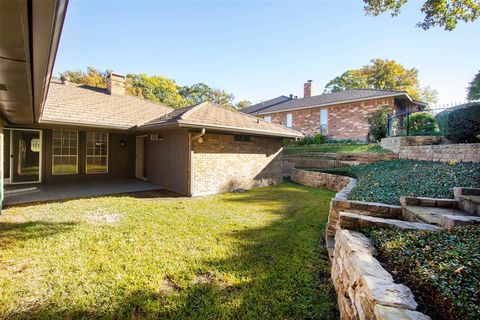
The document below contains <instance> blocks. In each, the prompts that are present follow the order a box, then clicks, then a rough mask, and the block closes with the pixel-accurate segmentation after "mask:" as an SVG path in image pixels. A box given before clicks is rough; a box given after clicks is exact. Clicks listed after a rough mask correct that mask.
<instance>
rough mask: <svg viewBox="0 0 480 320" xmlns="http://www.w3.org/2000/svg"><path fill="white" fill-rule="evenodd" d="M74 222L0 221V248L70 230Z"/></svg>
mask: <svg viewBox="0 0 480 320" xmlns="http://www.w3.org/2000/svg"><path fill="white" fill-rule="evenodd" d="M75 224H76V223H75V222H47V221H29V222H0V248H5V247H6V246H8V245H11V244H18V243H21V242H23V241H27V240H31V239H38V238H47V237H50V236H53V235H55V234H57V233H61V232H66V231H69V230H71V229H72V228H73V227H74V225H75Z"/></svg>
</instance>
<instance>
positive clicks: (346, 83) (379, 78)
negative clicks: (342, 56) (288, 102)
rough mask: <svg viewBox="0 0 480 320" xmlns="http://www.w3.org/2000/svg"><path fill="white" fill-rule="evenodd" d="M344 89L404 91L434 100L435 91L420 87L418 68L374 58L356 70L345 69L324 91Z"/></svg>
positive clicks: (420, 97)
mask: <svg viewBox="0 0 480 320" xmlns="http://www.w3.org/2000/svg"><path fill="white" fill-rule="evenodd" d="M346 89H381V90H399V91H406V92H407V93H408V94H409V95H410V96H411V97H412V98H413V99H418V100H423V101H426V102H435V101H436V96H437V91H436V90H432V89H431V88H430V87H425V88H421V87H420V85H419V81H418V70H417V69H415V68H412V69H406V68H405V67H404V66H403V65H401V64H399V63H398V62H396V61H394V60H382V59H374V60H371V61H370V64H368V65H365V66H363V67H362V68H360V69H356V70H347V71H346V72H344V73H343V74H342V75H340V76H338V77H336V78H334V79H333V80H331V81H330V82H328V83H327V85H326V86H325V92H327V93H328V92H338V91H343V90H346Z"/></svg>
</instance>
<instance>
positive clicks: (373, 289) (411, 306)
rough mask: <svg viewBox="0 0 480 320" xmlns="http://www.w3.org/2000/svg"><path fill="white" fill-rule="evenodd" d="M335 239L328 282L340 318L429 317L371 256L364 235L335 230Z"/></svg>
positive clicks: (402, 286) (425, 318)
mask: <svg viewBox="0 0 480 320" xmlns="http://www.w3.org/2000/svg"><path fill="white" fill-rule="evenodd" d="M335 240H336V241H335V242H336V243H337V245H336V246H335V251H334V258H333V261H332V281H333V284H334V287H335V291H336V293H337V299H338V306H339V310H340V318H341V319H379V320H380V319H385V320H386V319H406V320H409V319H412V320H413V319H416V320H427V319H430V317H428V316H426V315H425V314H423V313H420V312H417V311H415V309H416V308H417V303H416V301H415V298H414V296H413V294H412V292H411V291H410V289H409V288H408V287H407V286H405V285H403V284H397V283H395V282H394V280H393V277H392V275H391V274H390V273H388V272H387V271H386V270H385V269H384V268H383V267H382V266H381V265H380V262H378V260H377V259H375V258H374V254H375V252H376V251H375V248H374V246H373V245H372V243H371V241H370V240H369V239H368V238H367V237H366V236H364V235H363V234H361V233H359V232H355V231H349V230H339V231H337V233H336V235H335Z"/></svg>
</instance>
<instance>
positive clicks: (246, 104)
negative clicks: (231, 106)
mask: <svg viewBox="0 0 480 320" xmlns="http://www.w3.org/2000/svg"><path fill="white" fill-rule="evenodd" d="M251 105H252V102H251V101H248V100H242V101H239V102H237V103H236V104H235V109H237V110H239V109H243V108H246V107H250V106H251Z"/></svg>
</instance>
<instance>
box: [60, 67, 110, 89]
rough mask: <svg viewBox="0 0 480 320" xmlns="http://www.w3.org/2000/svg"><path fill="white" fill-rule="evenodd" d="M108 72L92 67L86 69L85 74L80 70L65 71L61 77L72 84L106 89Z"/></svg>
mask: <svg viewBox="0 0 480 320" xmlns="http://www.w3.org/2000/svg"><path fill="white" fill-rule="evenodd" d="M108 73H109V71H108V70H106V71H103V72H102V71H100V70H97V69H95V68H92V67H87V73H85V72H83V71H82V70H77V71H65V72H62V73H61V74H60V75H61V76H66V77H68V78H69V79H70V82H72V83H78V84H84V85H87V86H91V87H98V88H106V87H107V81H106V79H107V75H108Z"/></svg>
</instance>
